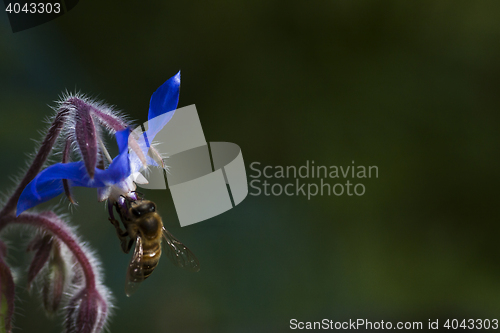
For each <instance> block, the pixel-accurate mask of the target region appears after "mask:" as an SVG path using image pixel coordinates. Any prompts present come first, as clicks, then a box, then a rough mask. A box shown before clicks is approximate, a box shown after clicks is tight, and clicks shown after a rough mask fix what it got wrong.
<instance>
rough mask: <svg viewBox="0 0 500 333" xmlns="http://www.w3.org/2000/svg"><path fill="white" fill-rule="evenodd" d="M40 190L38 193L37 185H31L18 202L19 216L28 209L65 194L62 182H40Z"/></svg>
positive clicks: (26, 188)
mask: <svg viewBox="0 0 500 333" xmlns="http://www.w3.org/2000/svg"><path fill="white" fill-rule="evenodd" d="M38 185H40V188H39V189H38V191H37V190H36V189H35V183H34V182H31V183H29V184H28V185H27V186H26V187H25V189H24V191H23V193H22V194H21V197H20V198H19V201H18V202H17V214H16V216H19V214H21V213H22V212H24V211H25V210H26V209H29V208H31V207H35V206H36V205H38V204H41V203H42V202H45V201H48V200H50V199H52V198H55V197H57V196H58V195H59V194H61V193H63V192H64V188H63V184H62V181H61V180H51V181H47V182H38Z"/></svg>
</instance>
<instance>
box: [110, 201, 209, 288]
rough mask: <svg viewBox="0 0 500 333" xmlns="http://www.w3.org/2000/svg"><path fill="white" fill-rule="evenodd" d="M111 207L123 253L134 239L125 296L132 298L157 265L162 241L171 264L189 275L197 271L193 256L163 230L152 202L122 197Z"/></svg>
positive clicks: (112, 218)
mask: <svg viewBox="0 0 500 333" xmlns="http://www.w3.org/2000/svg"><path fill="white" fill-rule="evenodd" d="M115 207H116V211H117V212H118V214H119V216H120V219H121V221H122V223H123V225H124V227H125V231H124V230H122V229H121V228H120V224H119V222H118V221H117V220H116V219H115V218H114V216H113V213H112V208H111V210H110V219H109V220H110V221H111V223H112V224H113V225H114V226H115V228H116V232H117V235H118V238H119V239H120V241H121V247H122V250H123V252H125V253H129V252H130V249H131V248H132V245H133V243H134V240H135V248H134V254H133V255H132V259H131V260H130V263H129V265H128V268H127V275H126V282H125V293H126V294H127V296H130V295H132V294H133V293H134V292H135V291H136V290H137V288H138V287H139V284H140V283H141V282H142V281H144V280H145V279H147V278H148V277H149V276H150V275H151V273H153V270H154V269H155V268H156V266H157V265H158V261H159V260H160V256H161V253H162V247H161V241H162V238H163V239H164V240H165V241H166V247H165V248H164V250H165V253H166V254H167V257H168V258H169V259H170V261H171V262H172V263H173V264H174V265H176V266H178V267H181V268H184V269H187V270H189V271H193V272H198V271H199V270H200V263H199V262H198V259H196V257H195V256H194V254H193V253H192V252H191V251H190V250H189V249H188V248H187V247H186V246H185V245H184V244H182V243H181V242H180V241H179V240H177V239H176V238H175V237H174V236H173V235H172V234H171V233H170V232H169V231H168V230H167V229H165V227H164V226H163V222H162V220H161V217H160V215H159V214H158V212H157V210H156V204H155V203H154V202H152V201H149V200H143V199H139V200H135V201H130V200H128V199H125V198H122V201H121V202H120V204H119V203H115Z"/></svg>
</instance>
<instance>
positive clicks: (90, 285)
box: [0, 212, 96, 290]
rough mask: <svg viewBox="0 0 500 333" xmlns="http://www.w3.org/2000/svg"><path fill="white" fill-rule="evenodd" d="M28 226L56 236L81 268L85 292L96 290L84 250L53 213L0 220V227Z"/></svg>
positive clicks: (93, 275) (94, 278) (23, 215)
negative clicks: (10, 225)
mask: <svg viewBox="0 0 500 333" xmlns="http://www.w3.org/2000/svg"><path fill="white" fill-rule="evenodd" d="M10 223H13V224H29V225H32V226H35V227H39V228H42V229H43V230H46V231H49V232H50V233H52V234H53V235H54V236H56V237H57V238H58V239H59V240H60V241H61V242H63V243H64V244H66V246H67V247H68V248H69V249H70V251H71V252H72V253H73V256H74V257H75V258H76V260H77V261H78V263H79V264H80V266H81V267H82V270H83V274H84V275H85V284H86V288H87V290H95V289H96V281H95V280H96V277H95V274H94V270H93V268H92V265H91V263H90V261H89V259H88V258H87V255H86V254H85V252H84V250H83V249H82V248H81V246H80V245H79V244H78V241H77V240H76V237H75V236H74V235H73V233H72V232H71V231H70V230H69V229H68V228H67V227H66V225H65V223H64V222H63V221H62V220H61V219H59V217H58V216H57V215H56V214H55V213H53V212H43V213H40V214H30V213H22V214H21V215H19V216H18V217H14V216H4V217H2V218H0V225H1V226H5V225H7V224H10Z"/></svg>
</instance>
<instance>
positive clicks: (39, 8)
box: [5, 2, 61, 14]
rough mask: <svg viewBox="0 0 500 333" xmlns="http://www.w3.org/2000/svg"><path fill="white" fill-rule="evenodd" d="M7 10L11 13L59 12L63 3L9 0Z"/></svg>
mask: <svg viewBox="0 0 500 333" xmlns="http://www.w3.org/2000/svg"><path fill="white" fill-rule="evenodd" d="M5 11H6V12H7V13H9V14H12V13H14V14H19V13H25V14H59V13H60V12H61V4H60V3H59V2H54V3H41V2H40V3H36V2H32V3H25V4H22V5H21V4H20V3H17V2H14V3H13V2H9V3H8V4H7V7H6V8H5Z"/></svg>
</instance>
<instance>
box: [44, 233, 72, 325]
mask: <svg viewBox="0 0 500 333" xmlns="http://www.w3.org/2000/svg"><path fill="white" fill-rule="evenodd" d="M66 280H67V275H66V265H65V262H64V260H63V258H62V256H61V251H60V247H59V244H58V242H57V241H54V243H53V244H52V251H51V255H50V259H49V262H48V265H47V268H46V271H45V275H44V276H43V281H42V300H43V307H44V308H45V311H46V312H47V314H48V315H53V314H54V313H55V312H56V311H57V310H58V309H59V306H60V305H61V301H62V298H63V294H64V290H65V287H66Z"/></svg>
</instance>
